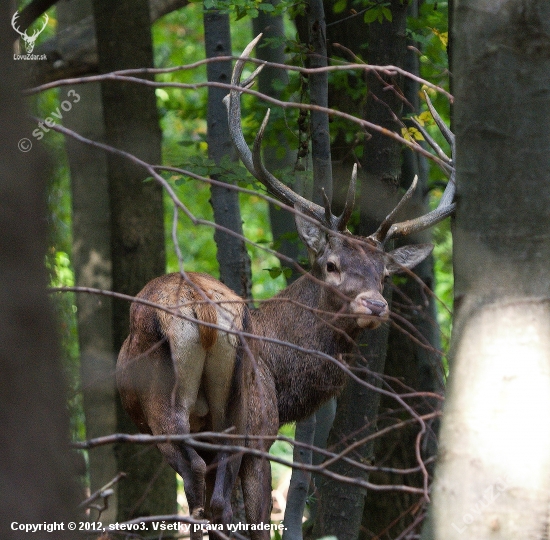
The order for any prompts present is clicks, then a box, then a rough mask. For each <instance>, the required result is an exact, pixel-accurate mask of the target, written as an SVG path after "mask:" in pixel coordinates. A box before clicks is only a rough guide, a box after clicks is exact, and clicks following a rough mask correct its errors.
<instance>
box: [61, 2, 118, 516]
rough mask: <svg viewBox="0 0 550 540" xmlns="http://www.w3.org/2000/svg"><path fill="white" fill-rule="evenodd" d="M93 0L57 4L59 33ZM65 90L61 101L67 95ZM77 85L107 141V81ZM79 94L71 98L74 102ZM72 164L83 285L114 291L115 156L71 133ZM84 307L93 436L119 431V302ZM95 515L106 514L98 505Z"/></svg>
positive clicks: (82, 114)
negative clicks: (111, 179) (111, 178)
mask: <svg viewBox="0 0 550 540" xmlns="http://www.w3.org/2000/svg"><path fill="white" fill-rule="evenodd" d="M91 13H92V3H91V1H90V0H70V1H69V2H61V3H60V4H59V5H58V6H57V16H58V27H57V30H58V33H59V37H58V39H59V40H62V39H63V38H62V36H63V31H64V30H65V29H66V28H69V27H70V26H71V25H73V24H77V23H78V21H80V20H82V19H83V18H85V17H87V16H91ZM66 92H67V91H66V90H65V89H61V90H60V93H61V98H62V99H61V101H62V100H63V99H64V97H65V96H66ZM75 92H77V93H78V101H77V102H76V103H73V107H72V109H71V110H70V111H69V112H68V113H67V114H64V116H63V124H64V125H65V127H67V128H69V129H72V130H74V131H76V132H77V133H80V134H82V135H84V136H86V137H88V138H90V139H92V140H99V141H101V140H103V138H104V125H103V110H102V106H101V88H100V86H99V84H96V83H91V84H86V85H79V86H78V87H77V88H76V89H75ZM75 99H76V97H74V98H72V99H70V101H71V102H74V101H75ZM65 145H66V148H67V156H68V159H69V166H70V171H71V199H72V210H73V213H72V223H73V244H72V246H73V251H72V263H73V268H74V270H75V284H76V285H78V286H82V287H96V288H99V289H105V290H111V287H112V276H111V238H110V235H111V231H110V219H109V218H110V212H109V195H108V185H107V159H106V156H105V154H104V153H102V152H100V151H99V150H97V149H95V148H91V147H89V146H84V145H81V144H79V143H77V142H75V141H74V140H73V139H71V138H67V139H66V140H65ZM76 305H77V307H78V311H77V319H78V343H79V349H80V374H81V387H82V393H83V403H84V414H85V417H86V437H87V438H88V439H92V438H95V437H100V436H102V435H109V434H111V433H115V432H116V401H115V399H116V393H115V383H114V377H113V368H114V363H115V352H114V348H113V327H112V324H113V323H112V302H111V299H110V298H107V297H105V298H98V297H96V296H93V295H86V294H81V295H77V297H76ZM88 467H89V477H90V490H91V492H92V493H94V492H95V491H97V490H98V489H100V488H101V487H103V486H104V485H106V484H107V483H108V482H109V481H110V480H111V479H112V478H114V477H115V476H116V474H117V464H116V459H115V454H114V448H113V447H112V446H104V447H100V448H97V449H94V450H92V451H90V452H89V453H88ZM116 497H117V493H116V491H115V493H114V494H113V495H112V496H111V497H110V498H109V506H108V508H107V509H106V510H105V511H104V512H103V513H102V514H101V516H100V519H101V521H103V522H106V523H114V522H115V521H116V516H117V514H116V512H117V499H116ZM90 518H91V519H96V518H98V515H97V513H96V512H92V515H90Z"/></svg>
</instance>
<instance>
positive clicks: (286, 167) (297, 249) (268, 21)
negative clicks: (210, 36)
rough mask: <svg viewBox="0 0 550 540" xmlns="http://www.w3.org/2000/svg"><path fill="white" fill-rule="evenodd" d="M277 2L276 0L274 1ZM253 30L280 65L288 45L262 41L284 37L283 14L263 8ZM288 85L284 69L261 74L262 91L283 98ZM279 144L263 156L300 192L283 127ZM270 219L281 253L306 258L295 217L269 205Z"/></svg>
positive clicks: (262, 51) (260, 50) (268, 57)
mask: <svg viewBox="0 0 550 540" xmlns="http://www.w3.org/2000/svg"><path fill="white" fill-rule="evenodd" d="M272 3H273V4H274V5H276V4H277V1H276V0H272ZM252 29H253V33H254V35H255V36H257V35H258V34H259V33H260V32H261V33H263V38H262V40H261V41H260V43H259V45H258V47H256V56H257V57H258V58H259V59H261V60H265V61H267V62H273V63H277V64H284V63H285V54H284V45H280V46H278V47H276V48H275V47H273V46H271V45H270V46H267V47H262V43H264V42H265V40H266V39H269V38H280V37H282V36H284V25H283V17H282V16H277V17H274V16H271V15H270V14H269V13H266V12H264V11H260V13H259V15H258V17H256V18H255V19H252ZM286 85H288V74H287V72H286V71H285V70H284V69H276V68H271V67H265V68H264V69H263V70H262V71H261V72H260V74H259V75H258V91H259V92H261V93H262V94H266V95H268V96H272V97H275V98H278V99H281V97H282V96H281V91H280V88H283V87H285V86H286ZM276 139H277V145H264V148H263V153H262V157H263V160H264V163H265V165H266V168H267V170H268V171H282V173H283V174H281V177H282V178H283V180H284V181H285V183H288V185H290V187H292V189H293V190H294V191H295V192H296V193H300V194H302V193H303V186H302V183H303V179H302V178H300V173H299V172H298V171H296V170H294V165H295V162H296V152H295V151H292V150H291V149H290V148H289V142H292V141H289V138H288V136H287V134H285V133H284V132H283V131H282V130H277V133H276ZM281 147H283V148H288V150H287V151H286V152H285V153H284V155H283V156H280V155H277V154H278V152H277V150H278V149H279V148H281ZM269 219H270V224H271V232H272V234H273V241H274V243H275V246H276V249H277V251H278V252H279V253H281V254H282V255H284V256H285V257H288V258H290V259H292V260H294V261H298V260H299V259H301V258H305V255H306V254H305V250H304V248H303V246H302V245H301V243H300V242H299V241H298V233H297V231H296V225H295V224H294V216H293V215H292V214H291V213H289V212H287V211H286V210H283V209H282V208H279V207H278V206H275V205H272V204H270V205H269ZM281 265H282V266H286V267H289V266H290V265H289V263H288V261H286V260H284V259H281ZM292 270H293V271H292V274H291V276H290V278H289V279H287V282H292V281H294V280H295V279H296V278H298V277H299V275H300V274H299V273H298V272H297V271H296V270H295V269H294V268H293V269H292Z"/></svg>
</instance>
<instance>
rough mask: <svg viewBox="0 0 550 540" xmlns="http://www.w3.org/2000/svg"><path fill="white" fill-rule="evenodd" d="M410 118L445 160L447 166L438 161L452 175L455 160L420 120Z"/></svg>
mask: <svg viewBox="0 0 550 540" xmlns="http://www.w3.org/2000/svg"><path fill="white" fill-rule="evenodd" d="M410 120H411V121H412V123H413V124H414V125H415V127H416V129H418V131H420V133H422V136H423V137H424V139H425V140H426V142H427V143H428V144H429V145H430V146H431V148H432V149H433V151H434V152H435V153H436V154H437V156H438V157H439V159H441V160H442V161H444V162H445V163H446V164H447V166H443V164H440V163H439V162H438V163H437V164H438V165H439V166H440V168H441V170H442V171H443V172H444V173H445V174H446V175H447V176H450V175H451V172H452V170H453V169H452V162H453V160H452V159H451V158H450V157H449V156H448V155H447V154H446V153H445V152H444V151H443V149H442V148H441V146H439V144H437V142H436V141H435V140H434V139H433V138H432V137H431V135H430V134H429V133H428V131H427V130H426V129H425V128H424V126H422V125H421V124H420V122H418V120H416V118H410Z"/></svg>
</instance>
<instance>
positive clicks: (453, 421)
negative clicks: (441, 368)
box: [424, 0, 550, 540]
mask: <svg viewBox="0 0 550 540" xmlns="http://www.w3.org/2000/svg"><path fill="white" fill-rule="evenodd" d="M454 17H455V19H454V25H455V26H454V35H455V43H454V47H455V49H454V55H453V66H452V71H453V73H454V82H455V87H454V89H455V109H454V115H455V117H454V120H455V124H454V126H455V132H456V149H457V150H456V155H457V160H456V170H457V173H456V179H457V200H458V206H457V211H456V219H455V224H454V225H455V227H454V265H455V314H456V315H455V322H454V325H453V335H452V343H451V362H450V377H449V389H448V397H447V400H446V403H445V409H444V413H445V414H444V417H443V422H442V427H441V441H440V445H441V446H440V450H441V451H440V457H439V461H438V465H437V469H436V481H435V486H434V490H433V508H432V510H433V535H432V536H428V534H426V535H425V536H424V537H425V538H437V539H441V540H443V539H445V540H454V539H458V538H461V539H462V538H476V539H479V540H485V539H489V538H491V539H492V540H512V539H514V540H515V539H517V538H525V539H542V538H548V534H549V532H550V531H549V529H548V527H549V509H550V423H549V421H548V414H547V411H550V304H549V302H548V288H549V280H548V261H549V260H550V237H549V235H548V231H549V230H550V213H549V205H548V201H549V200H550V183H549V181H548V179H549V178H550V105H549V101H548V95H547V94H548V88H549V87H550V54H549V50H550V48H549V42H548V35H550V4H549V3H548V2H547V1H546V0H533V1H530V2H525V1H524V0H504V1H501V2H499V3H498V6H497V5H496V4H494V3H493V2H486V1H480V0H459V1H456V2H455V13H454ZM465 36H467V38H466V37H465ZM542 411H544V412H542Z"/></svg>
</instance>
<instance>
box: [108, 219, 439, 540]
mask: <svg viewBox="0 0 550 540" xmlns="http://www.w3.org/2000/svg"><path fill="white" fill-rule="evenodd" d="M298 226H299V231H300V233H301V236H302V239H303V241H304V242H305V243H306V245H307V246H308V247H309V249H310V253H311V258H312V261H313V266H312V273H311V275H306V276H303V277H301V278H300V279H298V280H297V281H296V282H295V283H294V284H292V285H291V286H290V287H288V288H287V289H285V290H284V291H282V292H281V293H279V294H278V295H277V296H276V297H274V298H273V299H272V300H270V301H268V302H265V303H263V304H262V305H261V307H260V308H259V309H257V310H253V311H251V312H250V311H249V310H248V308H247V307H246V304H245V303H244V301H243V300H242V299H241V298H239V297H238V296H237V295H235V294H234V293H233V292H232V291H230V290H229V289H228V288H227V287H226V286H225V285H223V284H222V283H220V282H219V281H217V280H216V279H214V278H212V277H210V276H208V275H205V274H193V273H190V274H187V275H186V277H185V278H184V277H182V276H180V275H179V274H170V275H167V276H162V277H160V278H157V279H155V280H153V281H151V282H150V283H148V284H147V285H146V286H145V287H144V289H143V291H141V293H140V294H139V295H138V298H143V299H147V300H149V301H151V302H154V303H158V304H161V305H163V306H166V307H167V308H169V309H171V310H174V309H175V310H177V312H179V313H181V314H182V315H183V316H184V317H183V318H180V317H177V316H175V315H174V314H173V313H168V312H166V311H164V310H162V309H156V308H152V307H149V306H145V305H142V304H139V303H134V304H132V307H131V310H130V314H131V323H130V335H129V336H128V338H127V340H126V341H125V343H124V345H123V347H122V349H121V351H120V355H119V360H118V365H117V382H118V386H119V390H120V394H121V396H122V400H123V404H124V407H125V409H126V410H127V411H128V413H129V414H130V416H131V417H132V418H133V420H134V422H135V423H136V424H137V425H138V427H139V428H140V430H142V431H144V432H147V433H153V434H155V435H162V434H167V435H168V434H185V433H192V432H198V431H209V430H214V431H223V430H225V429H227V428H230V427H233V429H234V431H233V433H235V434H237V435H239V436H240V437H239V438H237V439H236V440H231V441H230V442H229V444H235V445H241V446H243V445H244V446H247V447H249V448H255V449H257V450H262V451H266V452H267V451H268V450H269V448H270V446H271V438H272V437H273V436H274V435H276V434H277V430H278V427H279V425H280V424H282V423H285V422H292V421H296V420H301V419H303V418H305V417H307V416H309V415H310V414H312V413H313V412H314V411H315V410H316V409H317V408H318V407H319V406H320V405H321V404H322V403H323V402H324V401H326V400H328V399H330V398H331V397H332V396H334V395H336V394H337V393H338V392H339V391H340V390H341V388H342V386H343V384H344V382H345V376H344V373H343V371H342V370H341V369H340V367H338V366H337V365H335V363H334V362H331V361H329V360H327V359H325V358H321V357H319V356H318V355H317V354H314V353H309V352H306V351H320V352H322V353H323V354H325V355H328V356H331V357H332V358H346V357H347V356H348V355H349V354H350V353H351V352H352V351H353V347H354V344H353V340H354V338H355V336H356V335H357V333H358V332H359V330H360V326H367V325H368V326H370V327H374V326H377V325H378V324H380V323H381V322H383V321H384V320H386V318H387V312H388V309H387V303H386V302H385V300H384V299H383V297H382V294H381V291H382V286H383V278H384V276H385V275H386V274H387V272H388V268H389V265H388V264H387V259H386V254H384V253H383V252H382V251H381V250H379V249H374V248H373V246H369V245H368V244H366V243H365V242H364V241H363V239H360V238H357V237H353V236H351V235H349V234H348V235H344V237H342V235H331V234H327V233H326V232H324V231H323V230H322V229H320V228H316V227H315V226H313V225H312V224H311V223H308V224H307V226H306V225H304V226H303V227H300V222H298ZM408 249H409V250H410V248H408ZM427 253H428V251H427V250H426V248H422V250H421V252H419V251H417V252H416V253H415V252H414V250H412V251H410V252H404V251H398V250H396V251H394V252H393V257H395V258H396V259H397V260H399V263H400V264H407V261H408V263H409V264H410V265H411V266H412V265H413V264H416V263H417V262H419V260H421V258H422V257H423V256H425V255H427ZM334 268H337V271H335V270H334ZM204 323H206V324H204ZM212 324H216V325H217V328H213V327H211V326H209V325H212ZM235 332H236V333H235ZM239 332H245V333H246V334H249V335H253V336H256V337H246V338H245V337H244V336H243V335H241V334H239ZM266 338H267V339H266ZM277 340H278V341H280V342H282V343H276V342H275V341H277ZM285 343H286V345H285ZM293 346H296V347H299V348H301V350H297V349H296V348H294V347H293ZM252 435H253V436H255V438H251V437H250V436H252ZM262 436H263V437H266V439H265V440H262V439H261V438H260V439H258V437H262ZM159 448H160V450H161V452H162V453H163V454H164V456H165V457H166V459H167V460H168V462H169V463H170V465H171V466H172V467H173V468H174V469H175V470H176V471H177V472H178V473H179V474H180V475H181V476H182V477H183V479H184V485H185V490H186V494H187V498H188V502H189V508H190V511H191V514H192V515H193V516H194V517H201V516H203V515H205V516H207V517H208V518H210V519H211V520H213V521H214V522H216V523H230V521H231V513H232V510H231V503H230V499H231V492H232V489H233V486H234V483H235V480H236V477H237V474H238V475H239V476H240V477H241V483H242V487H243V494H244V499H245V509H246V515H247V521H248V523H260V522H269V514H270V508H271V471H270V465H269V462H268V461H267V460H266V459H262V458H258V457H254V456H251V455H249V454H244V455H240V454H236V455H235V454H231V453H230V452H228V451H225V450H223V449H222V450H219V451H217V452H212V451H210V452H209V451H202V450H198V451H197V450H195V449H194V448H193V447H191V446H189V445H185V444H174V443H163V444H160V445H159ZM208 465H216V466H217V467H216V468H211V469H209V471H208V472H207V466H208ZM205 497H207V499H206V502H207V503H208V504H207V505H206V507H205ZM201 537H202V535H201V534H200V533H196V534H192V539H193V540H196V539H198V538H201ZM252 538H253V540H257V539H264V538H269V534H268V533H266V532H265V531H264V532H256V533H255V534H252Z"/></svg>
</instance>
